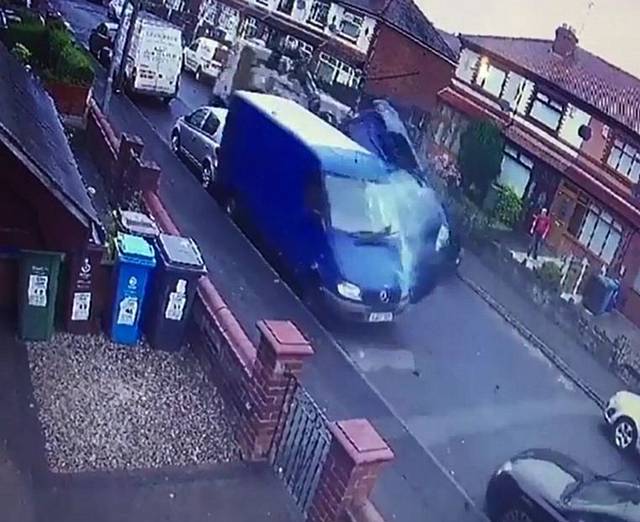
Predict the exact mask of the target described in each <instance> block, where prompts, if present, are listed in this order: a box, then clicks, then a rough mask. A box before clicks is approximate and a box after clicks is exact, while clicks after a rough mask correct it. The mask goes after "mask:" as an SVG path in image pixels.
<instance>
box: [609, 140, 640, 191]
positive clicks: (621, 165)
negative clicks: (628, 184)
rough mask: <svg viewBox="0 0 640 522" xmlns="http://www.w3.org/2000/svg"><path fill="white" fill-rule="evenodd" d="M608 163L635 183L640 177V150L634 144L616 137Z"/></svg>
mask: <svg viewBox="0 0 640 522" xmlns="http://www.w3.org/2000/svg"><path fill="white" fill-rule="evenodd" d="M607 163H608V164H609V166H610V167H611V168H613V169H615V170H617V171H618V172H619V173H620V174H622V175H624V176H626V177H628V178H629V179H630V180H631V181H632V182H633V183H637V182H638V179H640V150H639V149H638V148H637V147H634V146H633V145H630V144H628V143H625V142H623V141H622V140H619V139H616V140H615V141H614V142H613V147H612V148H611V152H610V153H609V159H608V160H607Z"/></svg>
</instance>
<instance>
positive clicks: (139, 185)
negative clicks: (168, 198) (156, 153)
mask: <svg viewBox="0 0 640 522" xmlns="http://www.w3.org/2000/svg"><path fill="white" fill-rule="evenodd" d="M136 178H137V179H136V190H141V191H142V192H147V191H149V192H158V188H159V184H160V166H159V165H158V164H157V163H156V162H155V161H150V160H142V161H140V163H139V164H138V173H137V176H136Z"/></svg>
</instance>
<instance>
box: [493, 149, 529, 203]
mask: <svg viewBox="0 0 640 522" xmlns="http://www.w3.org/2000/svg"><path fill="white" fill-rule="evenodd" d="M505 161H506V162H512V163H516V164H517V166H518V167H520V168H521V169H522V170H526V171H527V172H528V174H529V176H528V178H527V182H526V183H525V184H524V186H523V187H522V190H521V191H520V190H516V188H514V187H513V186H512V185H509V184H508V183H506V182H505V180H504V179H502V174H503V172H504V164H505ZM533 167H534V161H533V159H531V158H530V157H529V156H527V155H526V154H525V153H523V152H522V151H521V150H519V149H517V148H515V147H513V146H512V145H510V144H508V143H507V144H505V146H504V151H503V155H502V162H501V165H500V174H499V176H498V180H497V181H498V183H499V184H500V185H502V186H504V187H509V188H511V189H512V190H513V191H514V192H515V193H516V194H518V196H520V197H521V198H523V197H524V196H525V193H526V190H527V186H528V185H529V182H530V181H531V174H532V173H533Z"/></svg>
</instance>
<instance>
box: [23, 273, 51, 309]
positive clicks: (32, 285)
mask: <svg viewBox="0 0 640 522" xmlns="http://www.w3.org/2000/svg"><path fill="white" fill-rule="evenodd" d="M48 284H49V278H48V277H47V276H45V275H35V274H31V275H30V276H29V286H28V288H27V300H28V303H29V306H39V307H45V306H47V286H48Z"/></svg>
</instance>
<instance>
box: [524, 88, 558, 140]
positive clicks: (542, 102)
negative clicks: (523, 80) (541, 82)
mask: <svg viewBox="0 0 640 522" xmlns="http://www.w3.org/2000/svg"><path fill="white" fill-rule="evenodd" d="M541 110H551V111H554V112H555V113H557V115H558V121H557V122H556V125H555V127H553V126H551V125H550V124H549V122H548V121H546V120H545V119H544V118H543V117H542V116H541V113H540V111H541ZM565 110H566V107H565V105H564V104H563V103H562V102H559V101H558V100H555V99H554V98H553V97H551V96H549V95H548V94H546V93H544V92H542V91H537V92H536V93H535V94H534V96H533V100H532V101H531V107H530V108H529V117H530V118H532V119H533V120H535V121H537V122H538V123H540V124H542V125H544V126H545V127H546V128H547V129H549V130H550V131H551V132H554V133H556V132H558V130H559V129H560V125H561V124H562V118H563V117H564V112H565Z"/></svg>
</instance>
